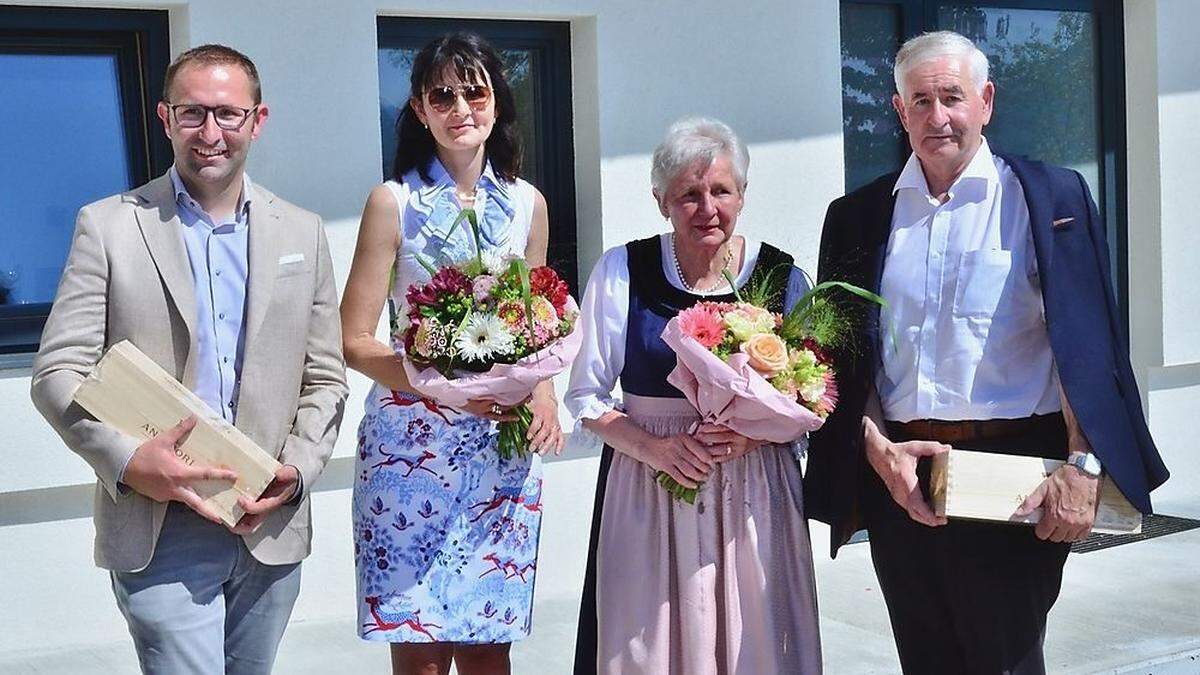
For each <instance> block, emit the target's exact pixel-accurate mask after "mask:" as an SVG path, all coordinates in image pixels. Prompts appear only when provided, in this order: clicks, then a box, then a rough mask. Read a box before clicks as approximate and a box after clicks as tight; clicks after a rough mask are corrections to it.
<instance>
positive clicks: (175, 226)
mask: <svg viewBox="0 0 1200 675" xmlns="http://www.w3.org/2000/svg"><path fill="white" fill-rule="evenodd" d="M137 195H138V199H139V200H141V206H140V207H139V208H138V209H137V210H136V213H137V222H138V227H140V228H141V230H142V238H143V239H145V241H146V247H147V248H148V249H150V257H151V258H153V259H154V266H155V267H156V268H157V269H158V276H159V277H160V278H162V280H163V285H164V286H166V288H167V293H168V294H169V295H170V297H171V301H172V302H173V303H174V304H175V308H176V309H177V310H178V311H179V314H180V316H182V317H183V323H184V325H186V326H187V329H188V335H189V338H192V339H194V338H195V335H196V289H195V282H194V281H193V280H192V266H191V263H189V262H188V255H187V248H185V247H184V245H183V232H182V228H183V223H181V222H180V220H179V214H178V213H177V211H176V207H175V190H174V189H173V188H172V186H171V179H170V177H169V176H167V175H165V174H164V175H162V176H159V177H158V178H156V179H154V180H152V181H150V182H149V183H147V184H145V185H144V186H142V187H141V188H140V189H139V190H138V192H137ZM189 351H190V350H189Z"/></svg>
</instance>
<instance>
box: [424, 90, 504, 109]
mask: <svg viewBox="0 0 1200 675" xmlns="http://www.w3.org/2000/svg"><path fill="white" fill-rule="evenodd" d="M425 96H426V98H428V99H429V107H431V108H433V109H434V110H436V111H438V112H440V113H444V112H446V111H448V110H450V109H451V108H453V107H454V104H455V103H457V102H458V97H459V96H462V98H463V100H464V101H466V102H467V105H468V106H470V108H471V109H472V110H483V109H484V108H486V107H487V104H488V101H490V100H492V90H491V89H489V88H488V86H487V85H485V84H463V85H460V86H457V87H451V86H449V85H445V84H444V85H441V86H438V87H431V88H430V89H429V91H426V92H425Z"/></svg>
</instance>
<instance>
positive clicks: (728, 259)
mask: <svg viewBox="0 0 1200 675" xmlns="http://www.w3.org/2000/svg"><path fill="white" fill-rule="evenodd" d="M671 260H672V261H674V263H675V272H676V274H678V275H679V283H681V284H683V288H684V290H686V291H687V292H689V293H712V292H713V291H715V290H717V289H718V288H720V287H721V286H723V285H726V282H725V279H724V278H720V279H718V280H717V282H716V283H715V284H713V285H712V286H709V287H708V288H696V287H694V286H692V285H691V284H689V283H688V281H687V277H685V276H684V275H683V265H680V264H679V254H678V253H677V252H676V249H675V233H674V232H672V233H671ZM732 262H733V243H732V240H730V244H729V248H727V249H726V250H725V264H724V265H722V266H721V270H722V271H725V270H729V269H730V263H732Z"/></svg>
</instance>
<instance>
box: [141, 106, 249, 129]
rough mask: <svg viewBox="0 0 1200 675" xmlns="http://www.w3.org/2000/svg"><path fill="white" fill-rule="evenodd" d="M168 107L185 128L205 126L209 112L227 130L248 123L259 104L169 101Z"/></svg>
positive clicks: (219, 125)
mask: <svg viewBox="0 0 1200 675" xmlns="http://www.w3.org/2000/svg"><path fill="white" fill-rule="evenodd" d="M164 103H165V101H164ZM167 108H169V109H170V111H171V114H172V115H174V116H175V123H176V124H178V125H179V126H180V127H182V128H184V129H196V128H199V127H202V126H204V122H205V120H207V119H208V115H209V113H212V116H213V120H215V121H216V123H217V126H218V127H220V128H222V129H224V130H225V131H238V130H239V129H241V128H242V126H243V125H245V124H246V120H248V119H250V113H252V112H254V111H255V110H258V106H257V105H256V106H254V107H253V108H239V107H237V106H233V105H216V106H209V105H200V104H198V103H179V104H174V105H172V104H171V103H167Z"/></svg>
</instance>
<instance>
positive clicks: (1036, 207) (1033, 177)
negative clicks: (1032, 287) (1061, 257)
mask: <svg viewBox="0 0 1200 675" xmlns="http://www.w3.org/2000/svg"><path fill="white" fill-rule="evenodd" d="M1000 159H1003V160H1004V161H1005V162H1006V163H1007V164H1008V165H1009V166H1010V167H1012V170H1013V173H1015V174H1016V175H1017V180H1018V181H1019V182H1020V183H1021V189H1022V190H1024V192H1025V205H1026V207H1028V209H1029V227H1030V228H1031V229H1032V231H1033V250H1034V255H1035V256H1036V257H1037V264H1038V269H1039V270H1043V275H1042V276H1043V280H1044V279H1045V272H1046V271H1048V270H1051V269H1053V262H1052V254H1053V253H1054V237H1053V236H1051V235H1052V232H1051V229H1052V226H1051V224H1052V221H1053V219H1054V213H1053V211H1052V209H1053V208H1054V198H1053V195H1052V194H1051V193H1050V180H1049V176H1047V175H1046V174H1045V171H1044V170H1042V169H1041V167H1040V166H1038V165H1037V164H1034V163H1031V162H1027V161H1025V160H1023V159H1021V158H1019V157H1010V156H1009V155H1000Z"/></svg>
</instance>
